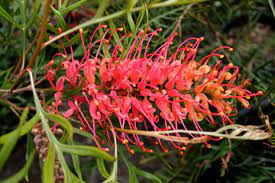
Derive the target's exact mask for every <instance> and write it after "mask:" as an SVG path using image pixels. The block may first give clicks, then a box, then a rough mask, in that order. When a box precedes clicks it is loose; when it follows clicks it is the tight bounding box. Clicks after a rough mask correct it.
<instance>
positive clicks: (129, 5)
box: [126, 0, 137, 33]
mask: <svg viewBox="0 0 275 183" xmlns="http://www.w3.org/2000/svg"><path fill="white" fill-rule="evenodd" d="M127 2H128V3H127V7H126V14H127V20H128V23H129V25H130V28H131V31H132V33H135V31H136V26H135V23H134V20H133V17H132V9H133V7H134V6H135V4H136V3H137V0H130V1H128V0H127Z"/></svg>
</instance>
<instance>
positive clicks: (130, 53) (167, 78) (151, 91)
mask: <svg viewBox="0 0 275 183" xmlns="http://www.w3.org/2000/svg"><path fill="white" fill-rule="evenodd" d="M99 29H104V30H105V32H104V34H103V36H102V37H101V39H99V40H94V37H95V34H96V32H97V31H98V30H99ZM118 31H122V29H121V28H118V29H116V30H113V31H112V30H111V29H108V28H107V26H106V25H101V26H99V27H98V28H96V29H95V31H94V32H93V34H92V36H91V39H90V42H89V44H88V46H87V45H86V43H85V41H84V39H83V30H82V29H81V30H80V36H81V41H82V46H83V50H84V55H83V57H82V58H80V59H76V58H75V57H74V52H73V48H72V47H70V51H69V52H68V50H66V49H65V48H64V53H57V54H56V55H54V56H53V59H52V61H50V62H49V63H48V64H47V65H46V67H45V75H46V77H47V78H48V80H49V82H50V84H51V86H52V87H53V88H54V89H55V91H56V93H55V100H56V103H55V105H56V106H55V112H56V113H60V114H62V115H63V116H64V117H65V118H68V117H70V116H74V117H77V118H78V119H79V121H81V123H82V127H81V129H82V130H87V131H90V132H91V133H92V134H93V136H94V141H95V143H96V144H97V146H98V147H100V148H102V149H103V150H108V149H107V148H103V147H102V146H103V144H104V140H103V139H104V137H103V136H104V135H102V133H99V131H100V132H102V130H103V132H104V134H105V135H106V137H107V138H108V139H109V141H110V144H111V145H112V141H111V137H110V132H111V130H114V131H115V135H116V138H117V139H118V140H119V141H121V143H122V144H125V145H126V147H127V148H128V150H129V152H131V153H134V151H133V150H132V149H131V148H130V145H129V144H133V145H135V146H137V147H139V148H140V149H142V150H143V151H148V152H152V150H151V149H150V148H149V147H151V146H150V143H151V141H152V143H151V144H158V145H159V146H160V147H161V148H162V150H163V151H164V152H167V151H168V149H169V148H171V147H175V148H176V149H178V150H180V151H181V150H184V149H185V145H186V143H184V140H185V139H192V138H198V137H201V138H202V139H204V137H206V136H203V135H200V134H199V133H198V134H199V135H195V134H192V133H189V134H186V135H185V136H183V135H182V134H180V133H179V132H177V130H179V129H183V130H196V131H198V132H200V131H203V129H202V125H201V124H202V123H208V124H210V125H214V126H223V125H226V124H232V125H233V122H232V120H231V119H230V117H231V116H235V115H236V114H237V109H236V108H235V106H234V105H235V103H236V102H235V101H239V102H240V103H241V104H242V105H243V107H245V108H249V102H248V100H249V99H250V97H252V96H255V95H261V94H262V92H257V93H252V92H250V91H249V90H247V89H245V88H244V87H245V85H247V83H248V82H247V81H243V82H241V83H240V84H236V83H237V81H236V79H237V77H238V74H239V68H238V67H237V66H235V65H233V64H232V63H227V62H226V61H223V60H222V59H223V58H224V55H223V54H222V53H221V51H226V50H227V51H229V52H231V51H233V49H232V48H231V47H228V46H221V47H219V48H217V49H215V50H213V51H212V52H211V53H210V54H208V55H206V56H205V57H203V58H202V59H200V60H198V59H197V58H196V55H197V52H198V49H199V45H200V43H201V41H203V37H199V38H196V37H192V38H189V39H186V40H184V41H183V42H182V43H180V44H179V45H177V46H176V49H175V50H172V48H171V47H172V46H171V45H172V44H174V43H173V40H174V37H175V36H176V35H177V34H176V33H173V34H172V35H171V36H170V37H168V39H167V40H166V41H165V43H164V44H162V45H161V46H159V47H158V48H157V49H155V51H151V50H152V48H150V42H151V41H152V39H153V38H154V36H157V34H158V32H160V31H161V29H157V30H155V31H150V30H146V31H140V32H139V33H138V34H137V35H136V37H135V39H134V41H133V43H132V44H131V45H130V46H129V48H128V49H125V48H124V47H123V46H122V42H123V39H125V38H126V37H130V36H131V35H130V34H126V35H123V36H121V38H120V39H119V40H118V41H117V42H116V43H115V44H112V42H113V40H112V38H113V37H114V36H113V35H114V33H115V32H118ZM65 38H66V40H67V41H70V40H69V38H68V37H65ZM60 43H61V45H63V47H64V44H63V42H62V41H60ZM173 47H174V46H173ZM110 50H111V51H110ZM69 53H70V54H69ZM123 53H124V54H125V53H126V54H125V55H123ZM60 56H61V57H60ZM55 57H58V58H59V59H56V58H55ZM60 59H61V62H60ZM56 65H58V66H56ZM62 71H63V72H62ZM57 77H58V79H57V80H55V78H57ZM68 93H69V94H68ZM64 108H65V109H66V110H64ZM204 126H205V125H204ZM100 128H101V129H102V130H100ZM139 130H142V131H147V132H148V133H150V132H154V131H155V132H160V131H161V132H165V131H168V130H171V131H172V132H173V133H167V134H165V133H163V134H162V135H159V136H154V135H152V137H150V140H146V144H148V145H146V144H145V142H144V137H141V136H140V134H139V133H137V132H138V131H139ZM107 138H105V139H107ZM207 140H220V138H210V137H207ZM205 143H206V145H207V146H209V144H208V143H207V141H206V140H205Z"/></svg>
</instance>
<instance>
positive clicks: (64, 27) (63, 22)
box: [51, 6, 68, 30]
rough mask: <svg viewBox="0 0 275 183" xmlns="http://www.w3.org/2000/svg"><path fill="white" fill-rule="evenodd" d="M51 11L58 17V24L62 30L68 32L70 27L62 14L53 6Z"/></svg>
mask: <svg viewBox="0 0 275 183" xmlns="http://www.w3.org/2000/svg"><path fill="white" fill-rule="evenodd" d="M51 9H52V10H53V12H54V14H55V15H56V18H57V22H58V24H59V26H61V27H62V30H66V29H67V27H68V26H67V24H66V21H65V20H64V18H63V16H62V14H61V13H60V12H59V11H58V10H56V9H55V8H54V7H53V6H51Z"/></svg>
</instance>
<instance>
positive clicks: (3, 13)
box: [0, 5, 22, 29]
mask: <svg viewBox="0 0 275 183" xmlns="http://www.w3.org/2000/svg"><path fill="white" fill-rule="evenodd" d="M0 16H2V17H3V18H5V19H6V20H7V21H8V22H10V23H12V24H13V25H15V26H16V27H17V28H19V29H22V26H21V25H20V24H18V23H17V22H16V21H15V20H14V19H13V18H12V16H10V14H9V13H8V12H6V10H4V8H3V7H2V6H1V5H0Z"/></svg>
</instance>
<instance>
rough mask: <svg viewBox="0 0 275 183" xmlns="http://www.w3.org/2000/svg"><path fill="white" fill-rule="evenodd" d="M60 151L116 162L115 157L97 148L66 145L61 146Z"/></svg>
mask: <svg viewBox="0 0 275 183" xmlns="http://www.w3.org/2000/svg"><path fill="white" fill-rule="evenodd" d="M60 149H61V150H62V151H63V152H67V153H73V154H77V155H79V156H93V157H96V158H102V159H104V160H106V161H114V157H113V156H111V155H109V154H108V153H106V152H105V151H102V150H101V149H99V148H97V147H92V146H85V145H65V144H60Z"/></svg>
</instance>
